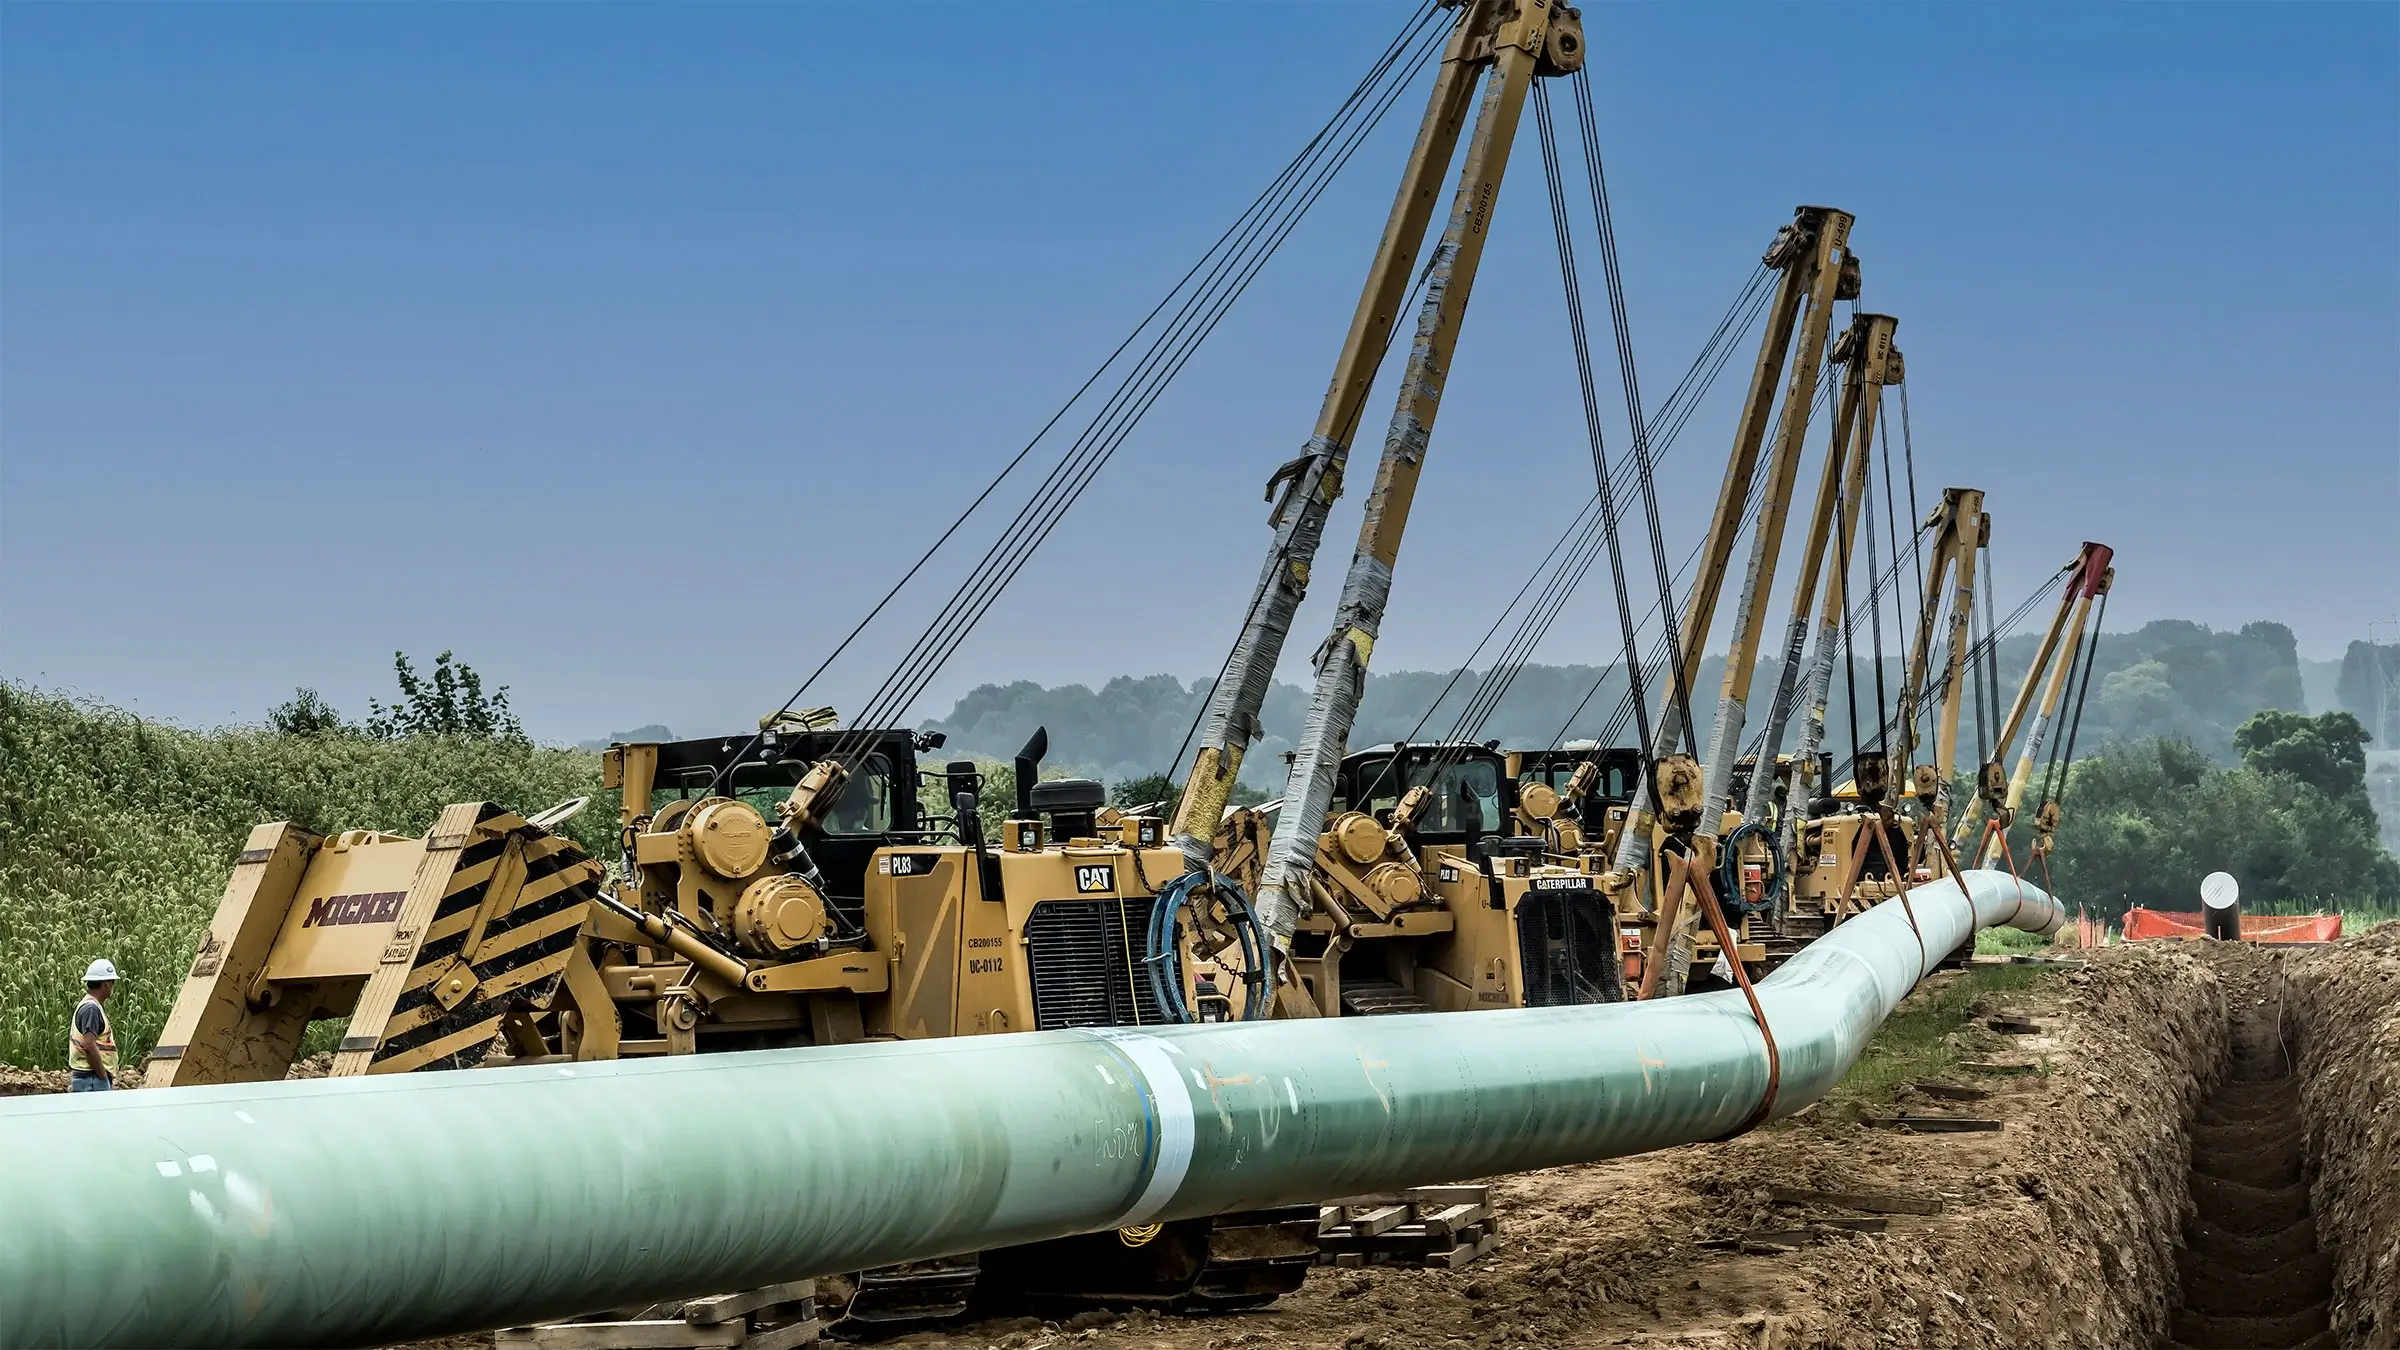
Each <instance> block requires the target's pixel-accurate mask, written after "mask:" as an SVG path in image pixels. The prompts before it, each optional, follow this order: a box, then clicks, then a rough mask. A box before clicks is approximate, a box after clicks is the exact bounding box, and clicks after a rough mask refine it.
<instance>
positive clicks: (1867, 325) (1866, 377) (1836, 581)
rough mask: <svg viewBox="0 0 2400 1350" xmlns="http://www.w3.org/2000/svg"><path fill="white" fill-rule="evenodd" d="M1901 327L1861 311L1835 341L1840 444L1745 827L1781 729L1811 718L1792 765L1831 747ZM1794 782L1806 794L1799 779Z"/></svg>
mask: <svg viewBox="0 0 2400 1350" xmlns="http://www.w3.org/2000/svg"><path fill="white" fill-rule="evenodd" d="M1899 326H1900V321H1899V320H1898V319H1895V318H1893V317H1892V316H1891V315H1889V314H1860V315H1857V316H1855V317H1853V318H1852V319H1851V321H1850V327H1849V328H1848V329H1847V330H1845V331H1844V332H1843V334H1842V336H1841V340H1840V341H1838V342H1836V343H1835V344H1834V350H1833V360H1834V364H1836V365H1838V366H1841V367H1842V368H1843V378H1842V393H1841V399H1840V401H1839V402H1838V403H1836V404H1835V406H1834V417H1833V444H1832V447H1831V448H1830V449H1829V450H1828V451H1827V452H1826V455H1825V475H1824V478H1823V479H1822V480H1821V481H1820V482H1819V483H1818V486H1817V506H1816V514H1815V515H1814V516H1813V517H1812V518H1811V519H1810V521H1809V528H1808V546H1807V548H1806V550H1805V551H1804V552H1803V553H1802V554H1801V569H1802V570H1801V573H1800V577H1799V585H1798V586H1797V587H1796V588H1795V590H1794V591H1793V593H1792V619H1791V626H1790V628H1789V630H1788V631H1787V632H1786V633H1785V634H1784V643H1783V669H1782V672H1781V674H1780V676H1779V677H1778V679H1777V683H1776V689H1775V697H1774V698H1773V699H1772V700H1770V701H1769V702H1768V704H1767V724H1766V727H1765V729H1764V730H1765V733H1766V734H1765V736H1764V738H1763V739H1762V740H1761V742H1760V746H1759V752H1758V763H1759V768H1758V771H1756V772H1754V773H1752V774H1751V776H1750V795H1749V797H1748V799H1747V800H1746V801H1744V802H1743V803H1742V817H1743V819H1745V820H1764V819H1765V818H1766V815H1767V808H1768V806H1769V805H1770V804H1771V803H1772V801H1773V800H1774V792H1775V776H1774V775H1773V774H1771V773H1768V772H1766V771H1765V770H1766V766H1767V765H1768V764H1769V763H1770V762H1771V761H1772V760H1773V758H1774V756H1775V754H1776V752H1777V751H1778V750H1779V749H1780V748H1781V746H1782V745H1783V733H1784V729H1785V727H1786V726H1787V725H1788V724H1789V722H1790V719H1791V716H1792V713H1793V711H1794V710H1795V709H1797V708H1805V709H1806V710H1807V711H1806V712H1805V713H1804V714H1803V715H1802V717H1801V723H1800V744H1799V747H1798V749H1797V750H1796V751H1795V752H1794V756H1793V759H1794V762H1795V763H1806V762H1808V761H1809V760H1810V759H1812V758H1813V757H1814V756H1815V755H1816V753H1817V749H1818V747H1820V746H1822V745H1823V744H1824V742H1825V698H1826V695H1827V693H1828V691H1829V690H1830V689H1831V688H1832V683H1833V655H1834V644H1835V642H1836V641H1837V640H1838V639H1839V638H1840V635H1841V626H1842V615H1843V614H1844V613H1845V612H1846V611H1847V609H1848V606H1849V603H1850V602H1849V597H1848V593H1847V587H1846V585H1845V584H1844V583H1845V581H1846V579H1847V578H1848V576H1849V574H1850V555H1851V541H1852V540H1853V539H1855V538H1857V536H1858V517H1859V502H1860V499H1861V497H1862V496H1863V495H1864V493H1865V492H1866V488H1867V466H1868V462H1869V460H1870V459H1871V458H1872V456H1873V450H1874V444H1875V424H1876V419H1877V417H1878V416H1879V415H1880V413H1881V412H1882V408H1883V391H1884V388H1885V387H1886V386H1887V385H1894V384H1898V383H1900V380H1901V373H1902V362H1901V359H1900V351H1899V349H1898V348H1896V347H1894V346H1893V345H1892V334H1893V332H1894V331H1895V330H1897V329H1898V328H1899ZM1837 517H1838V520H1837ZM1829 549H1830V552H1831V562H1830V564H1829V563H1828V562H1827V558H1828V550H1829ZM1820 574H1823V575H1824V578H1825V581H1824V584H1825V596H1824V604H1823V605H1822V607H1821V608H1820V609H1819V612H1818V614H1817V616H1816V646H1815V650H1814V651H1813V652H1810V653H1804V651H1803V649H1804V648H1805V647H1806V646H1807V644H1808V638H1809V609H1810V607H1811V606H1812V605H1814V604H1815V603H1816V584H1817V578H1818V577H1819V575H1820ZM1804 654H1806V655H1808V656H1809V657H1810V659H1809V661H1808V662H1807V664H1806V665H1805V666H1803V665H1802V663H1801V657H1802V656H1803V655H1804ZM1795 695H1797V697H1795ZM1792 785H1793V786H1794V787H1798V788H1803V789H1804V788H1805V785H1804V784H1802V783H1801V782H1800V780H1799V775H1797V774H1795V775H1794V776H1793V780H1792ZM1826 786H1831V785H1830V784H1828V785H1826ZM1789 800H1791V801H1795V802H1797V804H1798V805H1799V806H1801V807H1805V806H1806V805H1807V801H1806V795H1805V791H1804V790H1803V792H1802V795H1801V796H1800V797H1797V798H1791V799H1789ZM1787 817H1788V819H1787V824H1788V823H1790V821H1793V820H1797V819H1798V817H1797V816H1791V815H1790V813H1788V812H1787ZM1786 856H1788V850H1787V854H1786Z"/></svg>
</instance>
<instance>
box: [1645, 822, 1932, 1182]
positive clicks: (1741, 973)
mask: <svg viewBox="0 0 2400 1350" xmlns="http://www.w3.org/2000/svg"><path fill="white" fill-rule="evenodd" d="M1686 888H1689V889H1690V891H1691V893H1692V900H1693V902H1694V903H1696V904H1697V905H1699V907H1700V914H1701V917H1703V918H1705V919H1706V920H1707V921H1708V927H1709V931H1710V932H1712V933H1714V934H1716V937H1717V950H1718V951H1719V952H1720V953H1722V954H1723V955H1724V958H1725V964H1726V965H1727V966H1729V967H1731V968H1732V970H1733V982H1734V984H1735V986H1736V987H1738V988H1739V989H1740V990H1741V991H1742V998H1743V1000H1744V1001H1745V1002H1747V1003H1748V1004H1749V1005H1750V1019H1751V1020H1752V1021H1754V1022H1756V1023H1758V1034H1759V1037H1760V1039H1762V1040H1764V1041H1765V1042H1766V1044H1767V1086H1766V1090H1765V1091H1764V1092H1762V1093H1760V1094H1759V1098H1758V1107H1757V1109H1756V1110H1753V1111H1752V1112H1751V1113H1750V1115H1749V1116H1748V1118H1746V1119H1745V1120H1743V1121H1742V1123H1741V1124H1739V1125H1736V1126H1734V1127H1733V1128H1732V1129H1731V1130H1729V1131H1727V1132H1726V1133H1724V1134H1722V1135H1719V1136H1718V1137H1717V1139H1716V1140H1715V1141H1712V1142H1722V1141H1723V1140H1727V1139H1732V1138H1736V1137H1738V1136H1740V1135H1745V1134H1748V1133H1749V1132H1750V1131H1752V1130H1755V1129H1757V1128H1758V1127H1759V1126H1761V1125H1763V1124H1765V1123H1766V1121H1767V1118H1768V1117H1769V1116H1771V1115H1773V1114H1774V1113H1775V1095H1776V1093H1777V1091H1778V1090H1780V1089H1781V1088H1782V1086H1783V1053H1782V1051H1780V1050H1778V1049H1777V1048H1776V1046H1775V1028H1774V1027H1772V1026H1770V1025H1768V1023H1767V1010H1766V1009H1765V1008H1763V1007H1761V1006H1760V1005H1759V1001H1758V990H1757V989H1755V988H1753V987H1752V986H1751V983H1750V972H1749V971H1748V970H1746V969H1744V968H1743V967H1742V949H1741V945H1740V944H1739V943H1738V942H1737V941H1736V940H1735V938H1734V935H1733V928H1732V926H1731V925H1730V924H1728V923H1726V922H1725V910H1724V908H1723V907H1722V906H1720V905H1719V904H1718V903H1717V893H1716V888H1715V887H1713V886H1711V885H1709V881H1708V871H1707V869H1706V868H1703V867H1700V866H1699V865H1698V859H1697V855H1693V854H1686V853H1673V854H1669V855H1668V858H1667V900H1666V901H1665V902H1664V903H1662V904H1661V905H1660V906H1659V925H1660V927H1661V928H1662V929H1663V928H1664V927H1665V926H1666V925H1667V924H1668V923H1671V922H1672V921H1673V916H1674V912H1675V901H1676V899H1677V898H1678V897H1680V896H1681V895H1682V894H1683V892H1684V890H1685V889H1686ZM1911 922H1912V923H1913V922H1914V920H1913V919H1912V920H1911ZM1918 945H1919V946H1922V945H1923V939H1919V941H1918ZM1654 960H1655V957H1653V956H1651V955H1649V954H1645V956H1644V960H1643V966H1644V969H1643V972H1642V983H1643V985H1644V992H1645V995H1646V994H1647V990H1648V986H1650V984H1651V983H1652V979H1651V975H1652V972H1653V971H1654V970H1655V969H1656V966H1655V965H1654V964H1653V962H1654Z"/></svg>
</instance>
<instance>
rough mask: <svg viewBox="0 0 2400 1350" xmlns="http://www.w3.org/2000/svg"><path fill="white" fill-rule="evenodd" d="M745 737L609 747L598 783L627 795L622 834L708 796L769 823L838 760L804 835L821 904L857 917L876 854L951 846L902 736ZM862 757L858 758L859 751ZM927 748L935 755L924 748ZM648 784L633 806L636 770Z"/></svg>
mask: <svg viewBox="0 0 2400 1350" xmlns="http://www.w3.org/2000/svg"><path fill="white" fill-rule="evenodd" d="M748 739H749V738H748V737H747V736H709V737H702V738H699V739H695V740H685V741H664V742H656V743H633V744H620V745H612V746H610V747H609V748H608V750H607V751H606V753H605V755H604V756H603V759H602V767H601V781H602V783H603V784H605V785H606V786H609V787H624V788H627V789H628V791H627V792H626V806H625V824H626V826H627V828H629V829H630V828H633V827H634V826H635V824H636V822H638V821H640V820H642V819H643V818H645V817H656V816H660V815H663V814H664V813H665V812H666V811H668V810H669V809H672V808H671V804H672V803H674V802H678V801H685V802H692V801H698V800H700V799H703V798H706V797H708V796H710V795H711V784H714V785H715V789H714V795H717V796H722V797H731V798H733V799H735V800H737V801H740V802H742V803H743V804H745V805H747V806H749V807H750V808H751V809H753V810H755V811H756V812H757V813H758V814H759V815H760V816H761V817H762V818H764V819H766V820H769V821H772V820H774V819H775V810H776V807H777V806H778V805H779V804H781V803H782V802H783V800H784V799H785V798H786V797H788V796H789V795H790V794H791V790H792V788H793V786H794V785H795V784H797V783H798V782H799V781H800V779H801V778H802V777H803V776H804V775H806V774H807V772H808V771H809V769H811V768H812V767H814V766H815V765H816V764H817V763H818V762H820V761H822V760H824V759H825V758H827V757H828V756H831V755H833V754H835V753H836V752H837V750H839V751H842V752H844V760H845V762H846V763H849V764H850V765H851V767H850V770H849V775H848V778H847V779H846V780H845V781H844V782H843V784H842V787H841V791H840V794H839V795H838V796H836V797H835V798H834V800H833V803H832V805H831V806H829V807H827V808H825V809H824V810H823V811H822V812H820V813H819V814H818V816H817V818H816V819H815V820H813V821H811V822H810V824H809V827H808V828H807V829H806V830H805V831H804V832H803V835H802V837H803V839H804V841H805V842H806V844H807V845H808V849H809V853H810V855H811V856H812V857H813V858H815V860H816V863H817V866H818V869H819V871H820V872H821V873H822V875H823V876H824V879H825V881H826V883H827V888H828V894H827V899H828V900H830V901H832V902H833V903H834V904H835V905H837V906H842V907H846V908H848V909H849V910H850V911H851V912H852V913H853V914H855V913H856V912H857V911H858V909H859V907H860V906H861V905H863V904H864V902H865V897H866V877H867V872H868V870H869V869H870V868H871V867H872V866H873V865H874V860H875V852H876V850H877V849H881V848H886V847H890V846H894V845H902V844H922V843H929V842H934V841H935V840H937V839H953V840H954V839H955V838H956V826H955V823H954V822H951V821H949V820H947V819H939V820H935V819H929V818H928V817H927V816H926V815H925V814H924V812H923V811H922V810H921V808H920V806H919V804H918V799H917V782H918V773H919V771H918V767H917V750H918V748H919V740H918V737H917V735H916V733H914V732H910V731H908V730H905V729H895V730H885V731H832V730H823V731H797V732H795V731H778V730H775V729H772V728H770V729H768V730H766V731H763V732H761V733H759V735H758V738H757V743H756V744H755V745H754V746H749V747H745V745H744V742H745V741H747V740H748ZM862 744H863V746H864V747H865V748H864V749H863V751H862V750H861V746H862ZM926 748H932V747H930V746H927V747H926ZM644 759H648V760H649V761H650V763H651V764H652V765H653V767H652V768H651V770H650V774H649V783H650V789H649V792H648V794H647V797H648V801H647V804H643V803H639V802H636V801H635V795H636V794H635V792H634V791H633V789H636V788H638V787H639V786H640V783H641V776H640V770H641V768H642V761H643V760H644Z"/></svg>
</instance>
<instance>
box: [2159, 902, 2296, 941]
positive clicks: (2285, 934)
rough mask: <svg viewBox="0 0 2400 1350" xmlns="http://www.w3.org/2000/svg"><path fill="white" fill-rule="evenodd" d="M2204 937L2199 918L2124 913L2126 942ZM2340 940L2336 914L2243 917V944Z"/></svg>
mask: <svg viewBox="0 0 2400 1350" xmlns="http://www.w3.org/2000/svg"><path fill="white" fill-rule="evenodd" d="M2205 936H2207V931H2206V930H2205V929H2204V928H2202V927H2201V923H2200V916H2199V915H2198V914H2174V913H2169V912H2167V911H2165V910H2156V909H2129V910H2127V911H2125V940H2126V941H2128V942H2138V941H2140V940H2142V939H2143V938H2183V939H2191V938H2199V937H2205ZM2341 936H2342V916H2341V915H2339V914H2245V915H2243V916H2242V941H2244V942H2337V941H2339V940H2340V939H2341Z"/></svg>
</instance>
